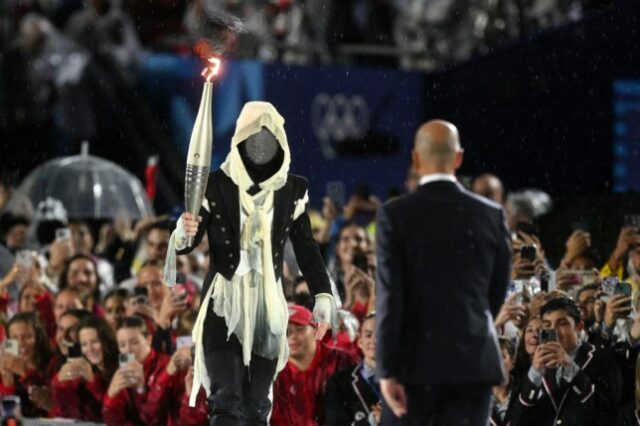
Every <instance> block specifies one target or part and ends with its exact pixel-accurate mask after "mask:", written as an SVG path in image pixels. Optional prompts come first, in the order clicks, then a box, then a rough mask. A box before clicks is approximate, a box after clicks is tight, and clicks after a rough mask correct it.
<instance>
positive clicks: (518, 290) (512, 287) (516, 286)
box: [507, 280, 527, 305]
mask: <svg viewBox="0 0 640 426" xmlns="http://www.w3.org/2000/svg"><path fill="white" fill-rule="evenodd" d="M525 281H527V280H513V281H511V284H509V288H508V289H507V299H508V298H509V297H511V296H513V295H514V294H521V295H520V296H518V297H516V298H515V299H514V303H515V304H516V305H522V303H524V299H523V298H522V292H523V291H524V288H525Z"/></svg>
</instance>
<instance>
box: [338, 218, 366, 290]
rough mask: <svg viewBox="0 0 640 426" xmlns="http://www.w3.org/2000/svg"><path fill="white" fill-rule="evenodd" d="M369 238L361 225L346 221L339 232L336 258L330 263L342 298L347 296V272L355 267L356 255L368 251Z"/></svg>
mask: <svg viewBox="0 0 640 426" xmlns="http://www.w3.org/2000/svg"><path fill="white" fill-rule="evenodd" d="M368 250H369V240H368V238H367V233H366V231H365V230H364V228H362V227H361V226H360V225H358V224H356V223H353V222H346V223H345V224H344V225H343V226H342V228H340V232H339V233H338V241H337V243H336V254H335V258H333V259H332V260H331V262H330V263H329V272H330V274H331V278H332V279H333V280H334V281H335V283H336V286H337V289H338V293H339V294H340V298H341V299H342V300H344V298H345V296H346V289H345V274H346V273H347V271H351V270H352V268H353V259H354V255H355V254H357V253H360V254H362V253H367V251H368Z"/></svg>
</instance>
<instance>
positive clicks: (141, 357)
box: [102, 317, 169, 426]
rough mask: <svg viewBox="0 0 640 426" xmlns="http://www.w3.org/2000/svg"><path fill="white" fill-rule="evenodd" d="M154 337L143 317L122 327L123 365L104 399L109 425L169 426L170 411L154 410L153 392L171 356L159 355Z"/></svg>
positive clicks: (129, 319) (118, 337) (128, 320)
mask: <svg viewBox="0 0 640 426" xmlns="http://www.w3.org/2000/svg"><path fill="white" fill-rule="evenodd" d="M151 339H152V336H151V334H150V333H149V330H148V329H147V325H146V323H145V321H144V320H143V319H142V318H140V317H126V318H124V319H123V320H122V322H121V323H120V325H119V326H118V331H117V333H116V340H117V342H118V349H119V350H120V356H119V365H120V367H119V368H118V369H117V370H116V372H115V373H114V375H113V379H112V380H111V384H110V385H109V389H108V390H107V394H106V395H105V397H104V401H103V407H102V417H103V421H104V422H105V423H106V424H107V425H108V426H111V425H113V426H116V425H117V426H124V425H137V424H141V423H143V424H166V420H167V419H166V416H167V413H166V412H159V411H155V410H152V409H150V406H149V404H147V400H148V396H149V391H150V389H152V388H153V387H154V386H155V385H156V381H157V379H158V377H159V376H160V373H161V372H162V371H163V370H164V369H165V368H166V366H167V363H168V362H169V356H168V355H164V354H159V353H156V352H155V351H154V350H153V349H152V347H151Z"/></svg>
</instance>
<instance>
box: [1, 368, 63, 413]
mask: <svg viewBox="0 0 640 426" xmlns="http://www.w3.org/2000/svg"><path fill="white" fill-rule="evenodd" d="M49 377H51V376H50V375H49V368H46V369H44V371H40V370H37V369H34V370H31V369H29V370H27V371H26V372H25V373H24V375H23V376H21V377H18V376H15V375H14V385H13V386H5V385H4V384H3V383H2V381H1V380H0V396H7V395H17V396H19V397H20V405H21V409H22V415H23V416H25V417H47V415H48V414H49V413H47V411H46V410H42V409H40V408H38V407H36V406H35V405H34V404H33V403H32V402H31V399H30V398H29V387H30V386H49Z"/></svg>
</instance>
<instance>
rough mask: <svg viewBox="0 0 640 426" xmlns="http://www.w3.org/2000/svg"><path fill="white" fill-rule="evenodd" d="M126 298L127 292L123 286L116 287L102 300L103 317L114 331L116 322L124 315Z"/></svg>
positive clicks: (116, 326)
mask: <svg viewBox="0 0 640 426" xmlns="http://www.w3.org/2000/svg"><path fill="white" fill-rule="evenodd" d="M128 298H129V292H128V291H127V290H125V289H123V288H118V289H115V290H111V291H110V292H109V293H107V295H106V296H105V297H104V299H103V301H102V304H103V306H104V319H105V320H107V323H108V324H109V326H110V327H111V329H112V330H113V331H114V332H115V330H116V329H117V328H118V323H119V322H120V321H121V320H122V319H123V318H124V317H125V314H126V309H127V306H126V304H127V299H128Z"/></svg>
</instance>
